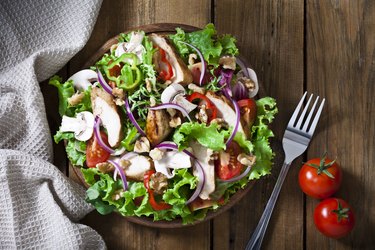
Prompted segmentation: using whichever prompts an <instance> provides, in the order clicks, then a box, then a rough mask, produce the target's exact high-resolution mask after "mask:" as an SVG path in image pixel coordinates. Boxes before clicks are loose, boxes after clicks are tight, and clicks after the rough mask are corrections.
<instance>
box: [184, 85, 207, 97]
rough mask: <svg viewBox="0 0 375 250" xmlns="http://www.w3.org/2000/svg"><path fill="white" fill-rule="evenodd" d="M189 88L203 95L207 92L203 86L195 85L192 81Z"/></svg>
mask: <svg viewBox="0 0 375 250" xmlns="http://www.w3.org/2000/svg"><path fill="white" fill-rule="evenodd" d="M188 89H190V90H192V91H194V92H198V93H200V94H202V95H204V94H205V93H206V92H205V89H204V88H201V87H199V86H198V85H195V84H194V83H190V84H189V85H188Z"/></svg>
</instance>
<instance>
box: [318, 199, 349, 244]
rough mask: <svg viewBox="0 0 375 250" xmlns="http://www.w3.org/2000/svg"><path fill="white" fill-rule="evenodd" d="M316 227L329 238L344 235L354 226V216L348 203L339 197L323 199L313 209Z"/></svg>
mask: <svg viewBox="0 0 375 250" xmlns="http://www.w3.org/2000/svg"><path fill="white" fill-rule="evenodd" d="M314 223H315V226H316V227H317V229H318V230H319V231H320V232H321V233H322V234H324V235H326V236H328V237H330V238H335V239H338V238H341V237H344V236H346V235H347V234H348V233H349V232H350V231H351V230H352V229H353V227H354V224H355V217H354V213H353V210H352V208H351V207H350V206H349V204H348V203H347V202H346V201H344V200H342V199H339V198H329V199H325V200H323V201H322V202H320V203H319V204H318V206H317V207H316V208H315V210H314Z"/></svg>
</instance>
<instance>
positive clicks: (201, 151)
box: [189, 141, 215, 200]
mask: <svg viewBox="0 0 375 250" xmlns="http://www.w3.org/2000/svg"><path fill="white" fill-rule="evenodd" d="M189 145H190V147H191V148H192V149H193V152H194V155H195V157H197V159H198V161H199V163H200V164H201V166H202V168H203V172H204V175H205V177H206V178H205V182H204V185H203V189H202V192H201V193H200V194H199V197H200V198H201V199H203V200H205V199H209V198H210V194H211V193H212V192H214V191H215V166H214V162H213V161H212V160H211V156H212V154H213V151H212V150H211V149H208V148H206V147H204V146H202V145H201V144H199V143H198V142H195V141H191V142H190V143H189ZM193 174H194V175H195V176H198V173H197V170H195V169H194V171H193Z"/></svg>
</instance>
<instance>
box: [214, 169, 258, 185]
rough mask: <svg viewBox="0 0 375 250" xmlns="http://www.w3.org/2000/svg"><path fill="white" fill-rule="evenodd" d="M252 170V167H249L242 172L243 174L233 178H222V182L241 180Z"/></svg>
mask: <svg viewBox="0 0 375 250" xmlns="http://www.w3.org/2000/svg"><path fill="white" fill-rule="evenodd" d="M250 170H251V167H247V168H246V169H245V171H243V172H242V174H240V175H238V176H236V177H233V178H232V179H229V180H220V181H222V182H235V181H239V180H241V179H242V178H244V177H245V176H246V175H247V174H248V173H249V172H250Z"/></svg>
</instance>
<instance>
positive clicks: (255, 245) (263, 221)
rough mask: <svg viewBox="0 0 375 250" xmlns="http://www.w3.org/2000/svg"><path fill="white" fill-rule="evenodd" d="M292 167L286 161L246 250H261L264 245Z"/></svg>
mask: <svg viewBox="0 0 375 250" xmlns="http://www.w3.org/2000/svg"><path fill="white" fill-rule="evenodd" d="M289 167H290V162H289V163H287V162H285V161H284V163H283V166H282V168H281V171H280V174H279V177H278V178H277V181H276V185H275V187H274V188H273V191H272V194H271V197H270V198H269V200H268V202H267V205H266V208H265V209H264V212H263V214H262V217H261V218H260V220H259V222H258V225H257V227H256V228H255V231H254V233H253V235H252V236H251V239H250V240H249V242H248V243H247V245H246V250H255V249H256V250H258V249H260V247H261V245H262V241H263V238H264V235H265V233H266V230H267V226H268V222H269V221H270V218H271V215H272V211H273V208H274V207H275V204H276V201H277V198H278V197H279V193H280V190H281V186H282V185H283V183H284V180H285V177H286V175H287V173H288V170H289Z"/></svg>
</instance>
